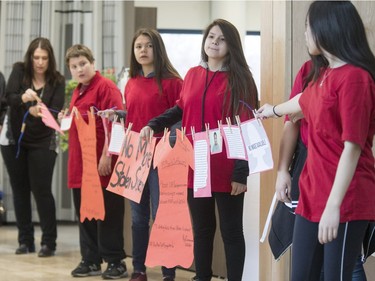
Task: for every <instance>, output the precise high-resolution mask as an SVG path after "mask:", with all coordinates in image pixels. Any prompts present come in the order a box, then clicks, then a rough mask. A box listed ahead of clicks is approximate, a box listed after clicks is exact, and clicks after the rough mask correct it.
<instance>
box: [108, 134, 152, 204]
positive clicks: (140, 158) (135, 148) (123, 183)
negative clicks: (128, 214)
mask: <svg viewBox="0 0 375 281" xmlns="http://www.w3.org/2000/svg"><path fill="white" fill-rule="evenodd" d="M155 142H156V139H155V138H153V139H152V141H151V142H147V141H146V140H142V139H140V137H139V133H136V132H133V131H129V130H128V131H127V133H126V135H125V138H124V143H123V145H122V148H121V153H120V155H119V157H118V158H117V162H116V165H115V168H114V169H113V173H112V176H111V179H110V181H109V184H108V186H107V190H108V191H111V192H114V193H116V194H119V195H121V196H124V197H126V198H128V199H130V200H132V201H134V202H137V203H139V202H140V201H141V196H142V192H143V188H144V186H145V183H146V180H147V176H148V172H149V171H150V167H151V162H152V156H153V153H154V148H155Z"/></svg>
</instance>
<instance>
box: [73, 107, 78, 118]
mask: <svg viewBox="0 0 375 281" xmlns="http://www.w3.org/2000/svg"><path fill="white" fill-rule="evenodd" d="M74 115H75V116H76V118H77V119H78V109H77V107H75V106H73V109H72V117H74Z"/></svg>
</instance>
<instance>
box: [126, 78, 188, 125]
mask: <svg viewBox="0 0 375 281" xmlns="http://www.w3.org/2000/svg"><path fill="white" fill-rule="evenodd" d="M161 84H162V89H163V94H162V95H160V93H159V87H158V84H157V83H156V80H155V78H154V77H151V78H146V77H143V76H137V77H135V78H131V79H129V81H128V82H127V84H126V86H125V100H126V103H125V106H126V111H127V115H126V127H127V126H128V124H129V122H131V123H133V125H132V131H135V132H139V131H140V130H141V129H142V128H143V127H144V126H146V125H147V123H148V121H150V120H151V119H152V118H154V117H156V116H159V115H160V114H162V113H164V111H165V110H167V109H168V108H171V107H173V106H175V105H176V100H178V98H179V97H180V91H181V87H182V79H179V78H170V79H163V80H162V83H161Z"/></svg>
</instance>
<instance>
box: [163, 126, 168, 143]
mask: <svg viewBox="0 0 375 281" xmlns="http://www.w3.org/2000/svg"><path fill="white" fill-rule="evenodd" d="M167 133H168V128H164V135H163V142H165V136H166V135H167Z"/></svg>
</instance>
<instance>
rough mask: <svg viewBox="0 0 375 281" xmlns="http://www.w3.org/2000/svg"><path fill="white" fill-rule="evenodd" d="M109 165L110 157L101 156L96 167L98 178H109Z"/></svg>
mask: <svg viewBox="0 0 375 281" xmlns="http://www.w3.org/2000/svg"><path fill="white" fill-rule="evenodd" d="M111 164H112V157H111V156H107V155H105V154H102V156H101V157H100V160H99V165H98V172H99V176H109V175H110V174H111V172H112V167H111Z"/></svg>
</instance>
